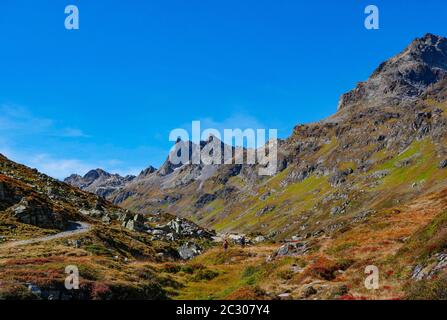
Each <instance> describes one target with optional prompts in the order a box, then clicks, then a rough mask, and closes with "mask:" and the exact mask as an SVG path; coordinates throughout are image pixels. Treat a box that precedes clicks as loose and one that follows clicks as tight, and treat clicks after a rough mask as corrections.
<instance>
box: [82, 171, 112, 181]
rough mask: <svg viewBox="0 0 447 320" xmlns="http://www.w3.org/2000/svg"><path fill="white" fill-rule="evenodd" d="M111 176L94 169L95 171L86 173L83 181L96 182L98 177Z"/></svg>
mask: <svg viewBox="0 0 447 320" xmlns="http://www.w3.org/2000/svg"><path fill="white" fill-rule="evenodd" d="M110 176H111V174H110V173H108V172H106V171H104V170H102V169H95V170H90V171H89V172H87V173H86V174H85V175H84V179H86V180H92V181H93V180H96V179H98V178H99V177H110Z"/></svg>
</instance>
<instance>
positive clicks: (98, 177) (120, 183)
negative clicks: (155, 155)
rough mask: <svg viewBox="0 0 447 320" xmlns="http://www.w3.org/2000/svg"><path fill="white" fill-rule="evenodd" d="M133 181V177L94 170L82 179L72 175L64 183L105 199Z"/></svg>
mask: <svg viewBox="0 0 447 320" xmlns="http://www.w3.org/2000/svg"><path fill="white" fill-rule="evenodd" d="M148 170H150V169H148ZM146 173H147V172H146ZM134 179H135V176H130V175H129V176H126V177H122V176H120V175H119V174H110V173H108V172H106V171H104V170H102V169H96V170H91V171H89V172H88V173H87V174H86V175H84V177H81V176H80V175H77V174H73V175H71V176H70V177H68V178H66V179H65V180H64V181H65V182H66V183H68V184H70V185H72V186H74V187H78V188H80V189H81V190H85V191H88V192H91V193H95V194H97V195H99V196H100V197H103V198H107V197H109V196H110V195H111V194H112V193H114V192H116V191H117V190H119V189H121V188H122V187H124V186H125V185H126V184H127V183H129V182H131V181H132V180H134Z"/></svg>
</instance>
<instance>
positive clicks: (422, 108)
mask: <svg viewBox="0 0 447 320" xmlns="http://www.w3.org/2000/svg"><path fill="white" fill-rule="evenodd" d="M446 43H447V42H446V39H445V38H442V37H439V36H434V35H431V34H427V35H426V36H424V37H423V38H420V39H416V40H414V41H413V42H412V43H411V44H410V45H409V46H408V47H407V48H406V49H405V50H404V51H403V52H402V53H400V54H398V55H397V56H396V57H393V58H391V59H390V60H388V61H386V62H384V63H382V64H381V66H380V67H379V68H378V69H377V70H375V71H374V73H373V74H372V75H371V77H370V78H369V80H367V81H366V82H364V83H362V84H360V85H359V87H357V88H356V89H354V90H353V91H351V92H350V93H347V94H345V95H343V96H342V98H341V101H342V103H341V104H340V107H339V111H338V112H337V113H336V114H335V115H333V116H332V117H329V118H328V119H325V120H322V121H321V122H319V123H314V124H306V125H298V126H296V127H295V129H294V131H293V134H292V135H291V136H290V137H289V138H288V139H285V140H282V141H280V142H279V147H278V148H279V150H278V174H277V175H276V176H274V177H263V176H259V175H258V174H257V170H256V167H255V166H252V165H235V164H233V165H220V166H204V165H194V164H185V165H182V166H175V167H173V166H172V164H171V163H170V162H169V161H166V162H165V163H164V164H163V166H162V167H161V169H160V170H158V171H154V172H152V173H151V174H149V175H146V176H145V177H142V178H138V177H137V178H136V179H134V180H132V181H131V182H130V183H128V184H126V185H125V186H123V187H122V188H120V189H119V190H118V191H117V192H116V193H114V194H112V195H110V196H109V199H110V200H112V201H114V202H115V203H117V204H120V205H121V206H123V207H125V208H129V209H132V210H135V211H137V212H141V213H144V212H157V211H165V212H169V213H171V214H174V215H179V216H182V217H185V218H188V219H192V220H193V221H195V222H197V223H198V224H200V225H203V226H206V227H209V228H215V229H217V230H218V231H220V232H252V233H261V234H263V235H271V236H272V237H273V238H274V239H285V238H288V237H292V236H296V237H302V236H305V235H306V234H308V233H318V232H320V231H321V230H323V231H324V230H326V229H330V228H331V225H332V224H333V223H334V221H336V220H337V221H338V220H344V219H349V218H348V217H349V216H351V218H352V216H354V215H355V214H359V213H361V212H363V211H365V210H375V209H377V208H380V207H381V206H383V204H384V203H388V205H391V204H393V203H396V201H403V200H404V199H408V198H411V197H413V196H415V195H419V194H423V193H424V192H425V191H429V190H433V189H437V188H441V187H442V186H443V185H444V181H443V180H442V179H439V174H441V173H442V174H444V172H445V171H443V170H442V169H438V166H439V163H440V162H441V161H443V160H444V159H445V158H447V154H446V150H445V147H444V145H445V144H444V141H445V140H444V139H445V136H446V118H445V114H444V109H443V104H442V103H443V102H442V101H444V99H445V97H446V89H445V84H446V81H447V80H446V79H445V70H446V61H447V60H446V52H447V50H446V48H447V47H446ZM204 145H206V142H202V145H201V146H200V148H203V147H204ZM401 162H402V163H401ZM423 165H424V166H428V167H427V168H424V167H423ZM428 169H429V170H428ZM407 170H408V172H406V171H407ZM418 170H428V171H427V173H426V174H425V175H421V176H418V175H416V172H417V171H418ZM438 171H439V173H438ZM410 173H411V174H410ZM399 175H400V176H401V177H400V178H399ZM414 185H415V186H414ZM416 185H417V187H416ZM388 188H390V189H391V190H388ZM290 221H294V222H296V223H290ZM304 222H305V223H304ZM317 222H318V224H316V223H317Z"/></svg>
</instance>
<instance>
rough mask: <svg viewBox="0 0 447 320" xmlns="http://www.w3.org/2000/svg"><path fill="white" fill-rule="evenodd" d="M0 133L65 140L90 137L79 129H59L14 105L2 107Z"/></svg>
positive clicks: (50, 121) (12, 135)
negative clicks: (38, 135)
mask: <svg viewBox="0 0 447 320" xmlns="http://www.w3.org/2000/svg"><path fill="white" fill-rule="evenodd" d="M0 132H1V133H2V135H6V136H10V137H14V136H19V135H20V136H26V135H35V134H45V135H49V136H54V137H65V138H88V137H89V136H88V135H87V134H85V133H84V132H83V131H82V130H81V129H78V128H71V127H67V128H62V129H59V128H57V127H56V125H55V123H54V121H53V120H51V119H47V118H42V117H37V116H35V115H33V114H32V113H31V112H30V111H29V110H28V109H26V108H24V107H22V106H17V105H12V104H3V105H0Z"/></svg>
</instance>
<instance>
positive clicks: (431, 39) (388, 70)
mask: <svg viewBox="0 0 447 320" xmlns="http://www.w3.org/2000/svg"><path fill="white" fill-rule="evenodd" d="M446 78H447V40H446V38H444V37H439V36H436V35H433V34H427V35H425V36H424V37H423V38H418V39H415V40H414V41H413V42H412V43H411V44H410V45H409V46H408V47H407V48H406V49H405V50H404V51H403V52H402V53H400V54H398V55H397V56H395V57H393V58H391V59H390V60H388V61H386V62H384V63H382V64H381V65H380V66H379V67H378V68H377V69H376V70H375V71H374V73H373V74H372V75H371V77H370V78H369V79H368V81H366V82H361V83H359V84H358V85H357V87H356V88H355V89H353V90H352V91H350V92H348V93H346V94H344V95H343V96H342V97H341V99H340V103H339V107H338V109H339V110H341V109H346V108H350V109H352V108H355V107H361V106H368V107H372V106H375V105H378V106H380V105H381V106H384V105H386V104H391V105H393V104H396V103H402V102H405V101H412V100H414V99H417V98H418V97H420V96H421V95H422V94H423V93H424V92H425V91H426V90H427V89H428V87H430V86H431V85H433V84H436V83H438V82H439V81H441V80H444V79H446Z"/></svg>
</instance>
